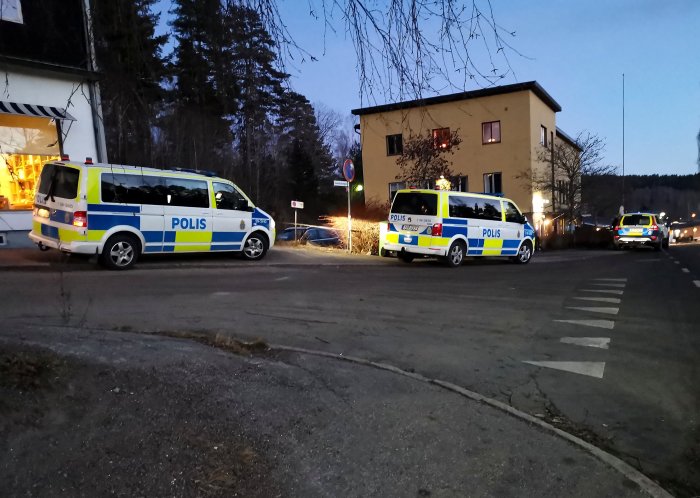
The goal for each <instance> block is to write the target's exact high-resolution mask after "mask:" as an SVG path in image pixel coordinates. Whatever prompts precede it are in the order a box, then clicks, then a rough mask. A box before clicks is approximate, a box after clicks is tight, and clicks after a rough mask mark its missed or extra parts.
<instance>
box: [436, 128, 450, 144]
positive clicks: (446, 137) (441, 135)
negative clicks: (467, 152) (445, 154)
mask: <svg viewBox="0 0 700 498" xmlns="http://www.w3.org/2000/svg"><path fill="white" fill-rule="evenodd" d="M433 143H434V144H435V148H436V149H449V148H450V129H449V128H437V129H435V130H433Z"/></svg>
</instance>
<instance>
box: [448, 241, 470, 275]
mask: <svg viewBox="0 0 700 498" xmlns="http://www.w3.org/2000/svg"><path fill="white" fill-rule="evenodd" d="M466 250H467V247H466V246H465V245H464V242H462V241H459V240H456V241H454V242H453V243H452V245H451V246H450V250H449V251H447V256H446V257H445V263H447V266H449V267H450V268H456V267H458V266H459V265H461V264H462V262H463V261H464V255H465V253H466Z"/></svg>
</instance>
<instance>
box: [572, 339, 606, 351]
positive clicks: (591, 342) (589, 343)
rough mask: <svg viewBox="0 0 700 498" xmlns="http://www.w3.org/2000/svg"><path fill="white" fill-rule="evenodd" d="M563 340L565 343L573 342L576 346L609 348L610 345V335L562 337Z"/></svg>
mask: <svg viewBox="0 0 700 498" xmlns="http://www.w3.org/2000/svg"><path fill="white" fill-rule="evenodd" d="M561 342H563V343H564V344H573V345H574V346H586V347H589V348H600V349H608V348H609V346H610V338H609V337H562V338H561Z"/></svg>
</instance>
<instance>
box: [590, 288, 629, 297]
mask: <svg viewBox="0 0 700 498" xmlns="http://www.w3.org/2000/svg"><path fill="white" fill-rule="evenodd" d="M581 292H600V293H601V294H615V295H616V296H621V295H622V294H623V293H624V292H625V291H621V290H613V289H581Z"/></svg>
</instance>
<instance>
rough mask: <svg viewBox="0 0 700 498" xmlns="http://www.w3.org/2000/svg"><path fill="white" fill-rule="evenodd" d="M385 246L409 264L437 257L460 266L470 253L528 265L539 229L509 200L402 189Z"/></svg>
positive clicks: (391, 219)
mask: <svg viewBox="0 0 700 498" xmlns="http://www.w3.org/2000/svg"><path fill="white" fill-rule="evenodd" d="M382 242H383V250H384V251H393V252H395V253H396V254H397V256H398V257H399V258H400V259H401V260H402V261H404V262H407V263H410V262H411V261H413V259H414V258H415V257H416V256H438V257H440V258H442V259H443V260H444V261H445V262H446V263H447V264H448V265H449V266H453V267H455V266H459V265H460V264H462V262H463V261H464V258H465V256H509V257H510V258H511V259H512V260H513V261H515V262H517V263H521V264H525V263H527V262H529V261H530V258H531V257H532V255H533V250H534V247H535V230H534V228H533V227H532V226H531V225H530V224H529V223H528V221H527V218H526V217H525V216H523V214H522V213H521V212H520V210H519V209H518V206H516V205H515V203H514V202H513V201H511V200H510V199H506V198H503V197H498V196H494V195H487V194H475V193H470V192H452V191H446V190H425V189H408V190H399V191H398V192H397V193H396V196H395V197H394V201H393V202H392V204H391V212H390V214H389V223H388V227H387V232H386V235H385V237H384V240H383V241H382Z"/></svg>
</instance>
